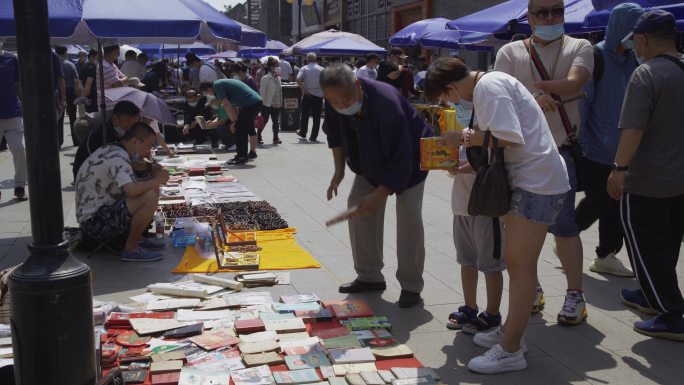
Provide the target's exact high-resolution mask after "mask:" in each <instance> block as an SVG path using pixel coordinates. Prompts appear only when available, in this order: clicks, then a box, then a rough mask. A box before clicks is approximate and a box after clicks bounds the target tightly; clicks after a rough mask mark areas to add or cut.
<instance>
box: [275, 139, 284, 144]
mask: <svg viewBox="0 0 684 385" xmlns="http://www.w3.org/2000/svg"><path fill="white" fill-rule="evenodd" d="M273 144H283V141H282V140H280V139H278V138H273Z"/></svg>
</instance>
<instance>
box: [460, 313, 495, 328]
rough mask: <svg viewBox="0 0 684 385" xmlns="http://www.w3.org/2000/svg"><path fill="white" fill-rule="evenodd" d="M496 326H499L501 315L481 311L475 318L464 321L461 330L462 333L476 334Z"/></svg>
mask: <svg viewBox="0 0 684 385" xmlns="http://www.w3.org/2000/svg"><path fill="white" fill-rule="evenodd" d="M498 326H501V314H500V313H499V314H497V315H491V314H489V313H487V312H486V311H483V312H482V313H480V314H479V315H478V316H477V318H473V319H471V320H468V321H466V324H465V325H463V328H462V329H463V333H466V334H477V333H480V332H486V331H489V330H491V329H492V328H495V327H498Z"/></svg>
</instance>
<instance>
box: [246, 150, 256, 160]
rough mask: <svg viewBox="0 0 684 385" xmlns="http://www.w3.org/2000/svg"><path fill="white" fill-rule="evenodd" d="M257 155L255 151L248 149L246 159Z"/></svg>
mask: <svg viewBox="0 0 684 385" xmlns="http://www.w3.org/2000/svg"><path fill="white" fill-rule="evenodd" d="M256 157H257V153H256V151H250V152H249V154H247V158H248V159H254V158H256Z"/></svg>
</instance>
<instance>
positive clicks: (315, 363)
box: [285, 352, 330, 370]
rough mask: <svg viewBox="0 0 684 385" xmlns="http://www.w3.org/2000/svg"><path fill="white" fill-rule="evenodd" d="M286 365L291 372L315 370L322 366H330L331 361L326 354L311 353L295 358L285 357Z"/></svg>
mask: <svg viewBox="0 0 684 385" xmlns="http://www.w3.org/2000/svg"><path fill="white" fill-rule="evenodd" d="M285 364H286V365H287V368H288V369H290V370H298V369H314V368H318V367H320V366H330V360H328V357H327V356H326V355H325V353H320V352H311V353H307V354H299V355H293V356H285Z"/></svg>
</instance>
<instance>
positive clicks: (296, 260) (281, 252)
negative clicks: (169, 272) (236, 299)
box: [173, 228, 321, 274]
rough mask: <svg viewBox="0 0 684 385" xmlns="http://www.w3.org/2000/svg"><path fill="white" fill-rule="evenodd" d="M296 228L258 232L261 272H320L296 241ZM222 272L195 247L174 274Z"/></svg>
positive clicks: (179, 264)
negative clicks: (308, 270)
mask: <svg viewBox="0 0 684 385" xmlns="http://www.w3.org/2000/svg"><path fill="white" fill-rule="evenodd" d="M296 232H297V230H296V229H294V228H287V229H282V230H270V231H257V232H256V233H257V245H258V246H259V247H261V249H262V250H261V251H259V270H289V269H307V268H318V267H321V264H320V263H318V261H316V259H315V258H314V257H313V256H312V255H311V254H309V253H308V252H307V251H306V250H304V249H303V248H302V247H301V246H299V244H298V243H297V240H296V239H295V237H294V234H295V233H296ZM218 271H232V270H225V269H222V270H219V268H218V264H217V263H216V258H209V259H206V258H202V256H200V254H199V253H198V252H197V250H195V247H194V246H188V247H186V249H185V253H184V254H183V258H182V259H181V261H180V262H179V263H178V266H176V268H175V269H173V273H179V274H185V273H216V272H218Z"/></svg>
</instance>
